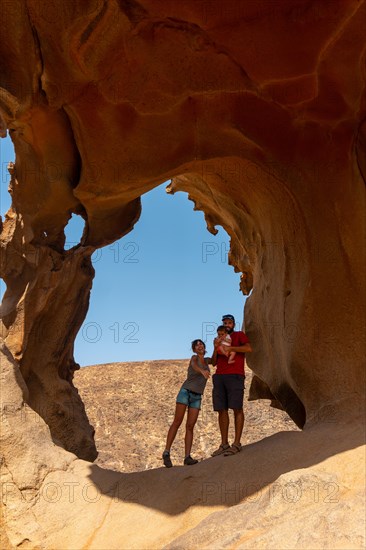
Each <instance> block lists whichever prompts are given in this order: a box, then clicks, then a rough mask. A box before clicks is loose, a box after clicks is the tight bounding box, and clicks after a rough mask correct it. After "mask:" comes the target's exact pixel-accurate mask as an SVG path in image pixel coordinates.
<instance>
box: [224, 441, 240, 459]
mask: <svg viewBox="0 0 366 550" xmlns="http://www.w3.org/2000/svg"><path fill="white" fill-rule="evenodd" d="M241 449H242V446H241V445H240V443H239V445H238V444H237V443H233V444H232V445H231V447H230V448H229V449H228V450H227V451H225V452H224V456H231V455H236V454H237V453H240V451H241Z"/></svg>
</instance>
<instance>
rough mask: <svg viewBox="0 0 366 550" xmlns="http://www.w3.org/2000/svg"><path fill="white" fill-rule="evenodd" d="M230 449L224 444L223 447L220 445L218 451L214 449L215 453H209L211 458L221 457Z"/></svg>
mask: <svg viewBox="0 0 366 550" xmlns="http://www.w3.org/2000/svg"><path fill="white" fill-rule="evenodd" d="M229 449H230V445H229V444H228V443H225V445H223V444H222V443H221V445H220V447H219V448H218V449H216V451H214V452H213V453H211V456H219V455H222V454H224V452H225V451H228V450H229Z"/></svg>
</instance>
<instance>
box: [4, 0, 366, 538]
mask: <svg viewBox="0 0 366 550" xmlns="http://www.w3.org/2000/svg"><path fill="white" fill-rule="evenodd" d="M0 13H1V16H2V41H1V44H0V51H1V75H0V92H1V95H0V114H1V117H0V133H1V135H4V131H5V128H7V129H8V131H9V133H10V135H11V138H12V140H13V143H14V146H15V153H16V159H15V164H14V165H13V166H11V167H10V169H11V172H12V181H11V193H12V201H13V202H12V207H11V209H10V211H9V212H8V214H7V215H6V218H5V221H4V222H3V223H1V229H2V232H1V243H0V245H1V265H0V268H1V276H2V278H3V279H4V281H5V282H6V285H7V291H6V294H5V297H4V301H3V304H2V311H1V313H2V323H3V325H2V338H3V340H4V344H3V347H2V350H3V353H4V355H3V359H2V366H3V368H4V369H5V372H6V374H4V376H5V379H4V381H5V382H6V383H10V379H11V381H12V382H11V383H12V387H13V392H12V393H10V394H8V393H7V394H6V395H8V398H9V399H10V401H8V402H6V403H5V405H6V406H7V407H8V409H9V407H10V409H11V410H15V411H18V412H19V411H23V410H29V408H30V409H31V410H33V411H36V413H37V414H38V415H39V416H40V417H41V418H42V419H43V420H44V423H45V424H42V426H48V428H47V429H45V430H44V433H45V434H46V436H45V439H44V443H42V446H40V445H38V447H37V448H36V447H35V446H36V443H34V456H33V458H34V461H35V467H34V472H33V473H32V476H33V477H32V476H31V477H32V479H27V481H25V480H21V481H19V483H20V485H18V484H17V490H19V491H21V490H25V489H27V488H29V487H33V488H34V487H36V486H38V487H39V483H40V479H41V478H40V477H39V476H38V474H37V472H39V471H41V470H42V468H44V467H45V463H47V464H51V462H52V461H51V462H50V461H49V459H48V453H50V454H51V455H52V456H54V457H55V458H54V460H55V462H54V468H56V463H57V464H58V467H59V468H68V467H69V466H65V464H68V465H70V463H72V461H73V460H74V459H75V457H74V455H72V454H70V453H69V452H68V451H71V452H72V453H75V454H76V455H77V456H78V457H80V458H84V459H87V460H93V459H94V458H95V456H96V448H95V444H94V439H93V428H92V427H91V426H90V424H89V421H88V419H87V416H86V414H85V409H84V406H83V404H82V402H81V400H80V397H79V395H78V393H77V390H76V389H75V387H74V385H73V381H72V379H73V373H74V371H75V369H77V367H78V366H77V365H76V364H75V361H74V358H73V342H74V338H75V335H76V333H77V331H78V329H79V328H80V326H81V323H82V321H83V319H84V318H85V315H86V311H87V308H88V299H89V293H90V288H91V285H92V279H93V275H94V272H93V268H92V266H91V262H90V256H91V254H92V253H93V251H94V250H95V248H98V247H102V246H105V245H106V244H107V243H110V242H113V241H114V240H116V239H118V238H119V237H121V236H123V235H124V234H126V233H127V232H128V231H130V230H131V229H132V228H133V225H134V223H135V222H136V221H137V220H138V217H139V215H140V209H141V207H140V196H141V195H142V194H143V193H146V192H147V191H149V190H150V189H152V188H153V187H154V186H156V185H158V184H159V183H161V182H163V181H166V180H167V179H169V178H173V181H172V184H171V186H170V188H169V191H170V192H172V193H173V192H177V191H180V190H183V191H187V192H188V193H189V196H190V198H191V199H192V200H193V201H194V202H195V207H196V208H198V209H201V210H203V211H204V213H205V216H206V220H207V227H208V229H209V230H210V231H212V232H215V225H218V224H219V225H222V226H223V227H224V228H225V229H226V231H227V232H228V233H229V235H230V237H231V252H230V257H229V260H230V263H231V264H232V265H233V266H234V267H235V269H236V270H238V271H240V272H241V273H242V283H241V288H242V291H243V292H244V293H245V294H248V293H250V292H251V295H250V297H249V299H248V300H247V302H246V311H245V318H246V331H247V332H248V334H249V336H250V339H251V342H252V343H253V345H254V353H253V354H251V358H250V366H251V368H252V370H253V371H254V372H255V373H256V375H257V379H255V380H256V381H255V386H254V385H253V390H252V398H256V397H257V398H260V397H262V396H265V397H271V398H272V401H273V404H274V405H277V406H279V407H282V408H284V409H285V410H286V411H287V412H288V414H289V415H290V416H291V417H292V419H293V420H294V421H295V422H296V423H297V424H298V425H299V426H300V427H303V426H304V425H306V426H308V427H310V426H311V424H312V423H313V422H314V421H315V420H316V419H319V418H322V417H324V414H325V416H326V411H327V410H329V409H331V410H333V409H334V408H336V410H337V412H338V415H339V420H340V421H343V420H344V419H345V418H347V419H354V421H355V419H356V417H357V416H359V415H360V414H362V413H363V411H364V408H363V407H364V397H365V395H364V368H363V367H364V334H365V330H364V329H365V326H364V313H363V311H364V310H363V307H364V304H363V297H364V288H365V286H364V285H365V281H364V272H365V269H364V268H365V254H364V247H363V244H364V242H363V241H364V235H365V217H364V207H365V193H364V178H365V166H366V161H365V141H366V139H365V132H366V130H365V128H366V119H365V71H364V62H365V2H364V1H360V0H331V1H328V0H322V1H321V2H319V1H315V0H314V1H313V0H278V1H275V2H270V1H268V0H256V1H251V0H249V1H248V2H237V1H236V0H235V1H234V0H227V1H221V0H212V1H197V0H183V1H181V2H168V1H166V0H164V1H163V0H141V1H140V2H137V1H135V0H108V1H103V0H84V1H81V0H76V1H75V2H61V0H56V1H54V2H52V3H51V2H47V3H43V2H39V1H38V0H14V1H13V2H7V1H6V0H3V1H2V2H1V3H0ZM72 213H76V214H79V215H81V216H82V217H83V219H84V220H85V231H84V234H83V237H82V239H81V241H80V243H79V244H78V245H77V246H75V247H74V248H72V249H71V250H68V251H66V250H65V249H64V243H65V235H64V228H65V225H66V224H67V222H68V220H69V218H70V216H71V214H72ZM350 304H352V306H351V305H350ZM9 373H12V374H9ZM345 373H346V376H345ZM9 377H10V378H9ZM16 388H18V389H16ZM14 392H15V393H14ZM15 395H17V397H14V396H15ZM22 403H25V404H23V405H22ZM70 407H71V408H72V410H73V415H72V418H73V422H72V423H70V421H69V422H67V423H66V422H65V418H67V410H68V408H70ZM4 410H6V407H5V409H4ZM11 418H12V421H13V422H14V423H13V426H11V423H10V424H9V422H10V421H8V420H6V426H7V427H8V428H7V429H9V430H10V429H14V431H15V432H16V431H17V430H18V428H19V430H20V431H19V433H20V434H23V435H24V437H26V432H24V429H25V426H24V425H22V424H21V425H19V426H18V424H17V422H16V421H15V419H16V418H18V417H17V414H15V415H14V418H13V417H11ZM38 428H39V429H40V427H39V426H38ZM48 429H49V432H48ZM7 433H8V432H7V431H6V430H5V436H4V437H5V441H9V442H11V441H13V440H12V439H11V438H12V437H13V436H10V435H7ZM23 435H19V439H17V441H23V440H22V437H23ZM8 437H10V439H9V440H8V439H7V438H8ZM14 437H15V436H14ZM37 437H38V436H37ZM51 438H52V439H53V441H54V442H56V443H57V444H58V445H59V446H60V447H57V449H56V448H55V447H54V443H52V439H51ZM35 441H37V438H36V437H35ZM9 444H10V443H9ZM61 446H63V447H64V448H65V449H66V450H65V451H63V450H62V449H61ZM19 449H20V448H19ZM29 449H33V444H32V446H29ZM29 452H31V451H29ZM32 453H33V450H32ZM16 456H17V454H16V452H15V451H13V450H9V449H8V446H6V452H5V459H4V460H5V463H6V465H7V468H8V471H9V476H13V478H14V479H18V478H17V476H16V475H15V473H14V471H15V470H16V467H15V466H13V461H15V462H16V460H18V461H19V460H20V458H19V457H18V458H17V459H16ZM19 456H20V455H19ZM70 457H73V458H70ZM23 458H24V457H23ZM70 461H71V462H70ZM77 463H78V464H80V462H77ZM49 467H50V468H52V466H49ZM14 468H15V470H14V471H13V469H14ZM83 468H86V466H83ZM46 469H47V468H46ZM42 471H43V470H42ZM29 475H31V474H29ZM14 476H15V477H14ZM34 476H36V477H34ZM37 476H38V477H37ZM19 479H21V478H19ZM37 480H38V481H37ZM17 483H18V482H17ZM37 483H38V485H37ZM22 488H23V489H22ZM29 507H30V505H29ZM36 509H37V507H33V510H36ZM38 511H39V512H42V513H44V512H45V511H46V510H41V509H40V508H38ZM32 513H36V512H34V511H33V512H32ZM29 517H31V516H29ZM36 517H37V518H38V515H37V514H36ZM29 521H30V522H31V520H29ZM29 525H30V524H29ZM37 525H38V527H37V529H38V530H42V526H41V524H40V523H38V524H37ZM33 527H34V526H33ZM33 527H32V529H33ZM32 529H30V532H31V533H33V531H32ZM22 532H24V531H22ZM35 532H36V531H34V533H35ZM12 536H13V540H15V538H16V537H15V535H14V531H13V535H12ZM32 536H33V535H29V537H28V539H29V540H31V541H33V540H36V538H37V537H36V536H35V537H34V538H32ZM20 538H21V537H20ZM25 539H26V537H25V536H24V540H25ZM17 540H18V542H19V539H17ZM74 542H75V541H74Z"/></svg>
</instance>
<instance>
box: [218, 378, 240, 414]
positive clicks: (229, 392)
mask: <svg viewBox="0 0 366 550" xmlns="http://www.w3.org/2000/svg"><path fill="white" fill-rule="evenodd" d="M244 380H245V376H243V375H242V374H214V375H213V377H212V382H213V390H212V402H213V408H214V411H223V410H226V409H242V408H243V400H244Z"/></svg>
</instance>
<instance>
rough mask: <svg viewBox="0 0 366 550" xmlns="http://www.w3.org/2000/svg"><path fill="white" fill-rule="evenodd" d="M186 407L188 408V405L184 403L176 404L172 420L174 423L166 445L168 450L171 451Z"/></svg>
mask: <svg viewBox="0 0 366 550" xmlns="http://www.w3.org/2000/svg"><path fill="white" fill-rule="evenodd" d="M186 408H187V405H183V403H176V404H175V416H174V420H173V422H172V425H171V426H170V428H169V431H168V435H167V438H166V446H165V450H166V451H170V447H171V446H172V444H173V441H174V439H175V436H176V435H177V431H178V428H179V426H180V425H181V424H182V422H183V418H184V413H185V412H186Z"/></svg>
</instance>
